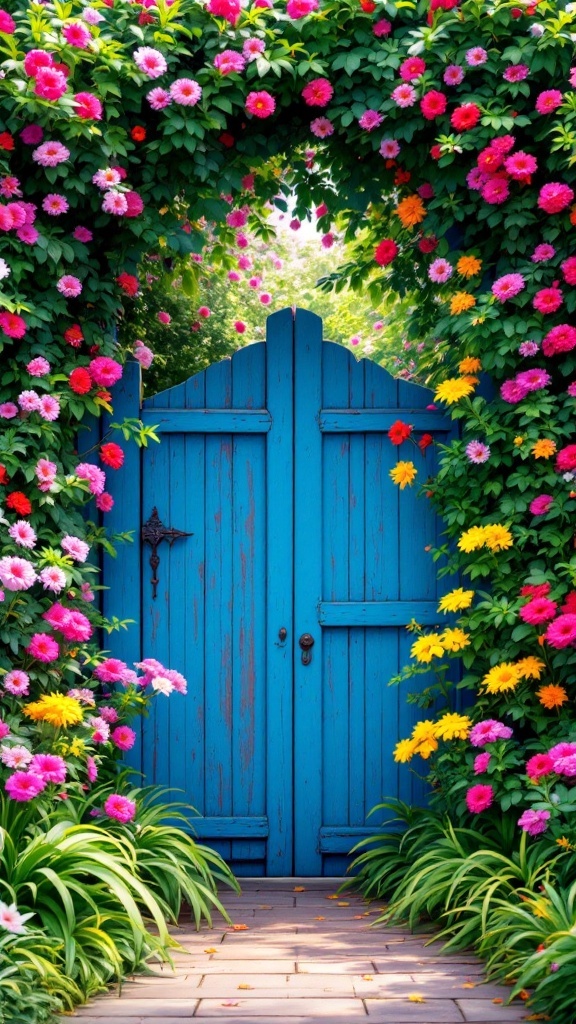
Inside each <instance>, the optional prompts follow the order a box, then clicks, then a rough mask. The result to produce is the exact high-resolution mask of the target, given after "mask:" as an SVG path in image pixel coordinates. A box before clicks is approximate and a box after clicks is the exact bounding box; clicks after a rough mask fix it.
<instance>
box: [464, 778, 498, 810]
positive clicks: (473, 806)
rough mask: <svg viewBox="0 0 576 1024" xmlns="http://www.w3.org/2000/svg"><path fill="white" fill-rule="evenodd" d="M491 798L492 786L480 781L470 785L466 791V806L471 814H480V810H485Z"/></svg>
mask: <svg viewBox="0 0 576 1024" xmlns="http://www.w3.org/2000/svg"><path fill="white" fill-rule="evenodd" d="M493 800H494V790H493V789H492V786H484V785H483V784H482V783H479V784H478V785H477V786H471V787H470V789H469V790H468V792H467V793H466V806H467V808H468V810H469V811H470V813H471V814H481V812H482V811H486V810H487V809H488V808H489V807H490V806H491V804H492V801H493Z"/></svg>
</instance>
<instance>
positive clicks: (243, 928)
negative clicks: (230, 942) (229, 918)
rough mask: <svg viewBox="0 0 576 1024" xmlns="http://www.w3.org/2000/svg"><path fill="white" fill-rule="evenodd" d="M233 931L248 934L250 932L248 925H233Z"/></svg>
mask: <svg viewBox="0 0 576 1024" xmlns="http://www.w3.org/2000/svg"><path fill="white" fill-rule="evenodd" d="M231 930H232V931H233V932H247V931H248V925H247V924H233V925H231Z"/></svg>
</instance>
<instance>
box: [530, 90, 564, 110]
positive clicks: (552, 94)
mask: <svg viewBox="0 0 576 1024" xmlns="http://www.w3.org/2000/svg"><path fill="white" fill-rule="evenodd" d="M563 100H564V97H563V95H562V93H561V92H560V90H559V89H545V90H544V92H541V93H540V95H539V96H538V98H537V100H536V110H537V111H538V113H539V114H551V113H553V112H554V111H555V110H557V109H558V107H559V106H561V104H562V102H563Z"/></svg>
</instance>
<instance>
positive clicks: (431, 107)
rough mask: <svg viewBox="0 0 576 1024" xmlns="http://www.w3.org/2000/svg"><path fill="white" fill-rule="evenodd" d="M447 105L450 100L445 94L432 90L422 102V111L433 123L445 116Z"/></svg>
mask: <svg viewBox="0 0 576 1024" xmlns="http://www.w3.org/2000/svg"><path fill="white" fill-rule="evenodd" d="M447 105H448V100H447V99H446V97H445V95H444V93H443V92H439V91H438V90H437V89H431V90H430V92H427V93H425V95H424V96H423V97H422V99H421V100H420V110H421V111H422V114H423V116H424V117H425V118H426V120H427V121H433V120H434V118H435V117H440V116H441V115H442V114H444V113H445V111H446V107H447Z"/></svg>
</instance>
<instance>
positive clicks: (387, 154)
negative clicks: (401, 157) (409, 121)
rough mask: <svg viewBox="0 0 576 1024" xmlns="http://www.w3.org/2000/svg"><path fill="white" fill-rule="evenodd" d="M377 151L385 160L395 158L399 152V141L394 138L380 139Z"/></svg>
mask: <svg viewBox="0 0 576 1024" xmlns="http://www.w3.org/2000/svg"><path fill="white" fill-rule="evenodd" d="M379 152H380V154H381V156H383V157H384V159H385V160H395V159H396V157H397V156H398V154H399V152H400V143H399V142H397V141H396V139H382V142H381V143H380V150H379Z"/></svg>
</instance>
